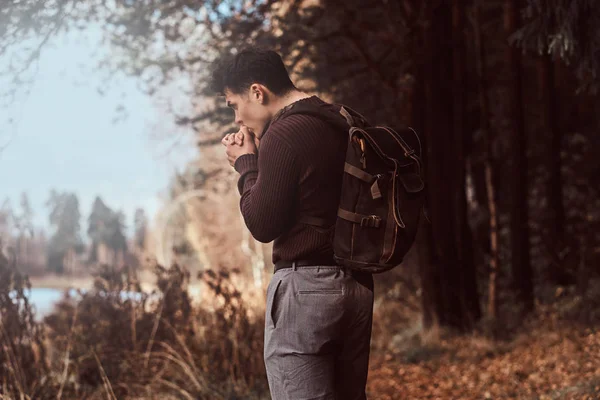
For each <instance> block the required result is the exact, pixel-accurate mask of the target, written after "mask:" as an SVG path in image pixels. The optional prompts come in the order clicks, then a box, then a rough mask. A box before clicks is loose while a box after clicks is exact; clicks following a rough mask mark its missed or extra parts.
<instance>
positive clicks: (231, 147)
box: [221, 126, 257, 167]
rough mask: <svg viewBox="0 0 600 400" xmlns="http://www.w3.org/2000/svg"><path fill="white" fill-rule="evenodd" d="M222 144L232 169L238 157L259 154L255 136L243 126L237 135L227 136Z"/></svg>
mask: <svg viewBox="0 0 600 400" xmlns="http://www.w3.org/2000/svg"><path fill="white" fill-rule="evenodd" d="M221 143H222V144H223V146H225V147H226V150H225V153H226V154H227V160H228V161H229V165H231V166H232V167H233V165H234V164H235V160H237V159H238V157H240V156H242V155H244V154H256V153H257V149H256V144H255V142H254V135H253V134H252V133H250V131H248V128H247V127H245V126H242V127H241V128H240V130H239V131H238V132H236V133H230V134H228V135H225V137H224V138H223V140H222V141H221Z"/></svg>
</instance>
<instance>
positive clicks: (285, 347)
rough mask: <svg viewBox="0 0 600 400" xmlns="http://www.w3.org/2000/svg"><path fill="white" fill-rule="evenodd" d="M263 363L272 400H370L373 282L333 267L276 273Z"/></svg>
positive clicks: (269, 299) (269, 297) (270, 291)
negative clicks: (367, 396) (369, 378)
mask: <svg viewBox="0 0 600 400" xmlns="http://www.w3.org/2000/svg"><path fill="white" fill-rule="evenodd" d="M266 308H267V310H266V316H265V346H264V358H265V366H266V369H267V378H268V380H269V389H270V391H271V396H272V398H273V400H309V399H310V400H330V399H331V400H334V399H335V400H359V399H366V394H365V386H366V383H367V373H368V366H369V347H370V341H371V327H372V322H373V277H372V276H371V275H368V274H357V273H354V272H353V271H351V270H348V269H346V268H341V267H337V266H336V267H334V266H320V267H318V266H315V267H312V266H311V267H298V268H297V269H292V268H288V269H282V270H279V271H277V272H276V273H275V274H274V275H273V278H272V279H271V282H270V283H269V287H268V288H267V307H266Z"/></svg>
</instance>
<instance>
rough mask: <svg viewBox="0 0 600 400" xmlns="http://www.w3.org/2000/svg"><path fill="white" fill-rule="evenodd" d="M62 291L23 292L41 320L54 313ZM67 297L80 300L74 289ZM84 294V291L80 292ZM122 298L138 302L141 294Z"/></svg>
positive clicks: (39, 290)
mask: <svg viewBox="0 0 600 400" xmlns="http://www.w3.org/2000/svg"><path fill="white" fill-rule="evenodd" d="M65 291H66V290H64V289H51V288H37V287H34V288H31V291H27V292H25V293H26V295H27V296H28V298H29V303H30V304H32V305H33V306H35V311H36V319H38V320H41V319H42V318H44V317H45V316H47V315H49V314H51V313H52V311H54V307H55V306H56V304H57V303H58V302H60V300H61V299H63V298H64V294H65ZM68 292H69V295H70V297H71V298H73V299H77V298H80V295H79V294H78V292H77V291H76V290H75V289H69V291H68ZM81 292H83V293H85V290H81ZM121 297H122V298H130V299H134V300H140V299H141V297H142V295H141V293H135V292H121Z"/></svg>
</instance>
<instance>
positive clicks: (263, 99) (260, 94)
mask: <svg viewBox="0 0 600 400" xmlns="http://www.w3.org/2000/svg"><path fill="white" fill-rule="evenodd" d="M250 98H252V100H254V101H256V102H257V103H259V104H263V105H264V104H266V103H267V100H268V93H267V90H266V88H265V87H264V86H263V85H261V84H259V83H254V84H252V86H250Z"/></svg>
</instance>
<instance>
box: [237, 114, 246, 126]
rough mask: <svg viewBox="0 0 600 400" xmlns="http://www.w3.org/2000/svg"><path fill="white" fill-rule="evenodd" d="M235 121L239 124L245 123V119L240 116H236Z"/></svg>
mask: <svg viewBox="0 0 600 400" xmlns="http://www.w3.org/2000/svg"><path fill="white" fill-rule="evenodd" d="M235 123H236V124H238V125H239V126H242V125H243V124H244V121H242V119H241V118H240V117H238V116H237V114H236V116H235Z"/></svg>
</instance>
